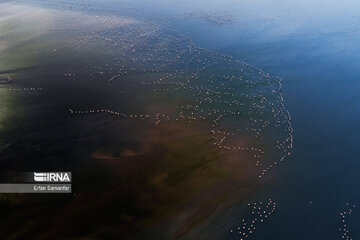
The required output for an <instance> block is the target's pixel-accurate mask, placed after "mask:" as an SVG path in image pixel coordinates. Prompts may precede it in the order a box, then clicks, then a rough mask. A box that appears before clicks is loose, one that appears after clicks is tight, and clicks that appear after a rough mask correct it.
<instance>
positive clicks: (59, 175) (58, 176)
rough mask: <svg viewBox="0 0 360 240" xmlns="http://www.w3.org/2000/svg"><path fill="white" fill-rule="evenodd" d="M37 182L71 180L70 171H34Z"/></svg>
mask: <svg viewBox="0 0 360 240" xmlns="http://www.w3.org/2000/svg"><path fill="white" fill-rule="evenodd" d="M34 181H35V182H71V180H70V173H66V172H44V173H38V172H34Z"/></svg>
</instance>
